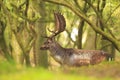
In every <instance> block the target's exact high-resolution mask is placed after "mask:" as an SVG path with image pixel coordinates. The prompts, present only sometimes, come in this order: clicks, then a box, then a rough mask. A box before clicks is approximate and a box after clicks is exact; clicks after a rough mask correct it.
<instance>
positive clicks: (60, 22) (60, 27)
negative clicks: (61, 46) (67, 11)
mask: <svg viewBox="0 0 120 80" xmlns="http://www.w3.org/2000/svg"><path fill="white" fill-rule="evenodd" d="M54 18H55V29H54V31H51V30H50V29H49V28H48V31H49V32H51V33H52V35H51V36H49V37H47V36H44V38H47V40H46V41H45V42H44V44H43V45H42V46H41V47H40V49H41V50H48V49H49V48H50V47H52V46H55V45H56V44H57V42H56V41H55V39H54V38H55V36H56V35H58V34H60V33H61V32H63V31H64V30H65V27H66V22H65V18H64V16H63V15H62V14H61V13H59V12H54Z"/></svg>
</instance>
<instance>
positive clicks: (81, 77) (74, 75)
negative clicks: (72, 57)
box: [0, 62, 120, 80]
mask: <svg viewBox="0 0 120 80" xmlns="http://www.w3.org/2000/svg"><path fill="white" fill-rule="evenodd" d="M0 65H1V66H0V80H119V75H120V69H119V66H120V62H107V63H106V62H104V63H101V64H98V65H95V66H83V67H78V68H75V67H71V68H68V67H64V68H57V69H55V68H54V69H52V70H47V69H43V68H26V67H18V66H16V65H13V64H12V65H11V64H9V63H6V62H0Z"/></svg>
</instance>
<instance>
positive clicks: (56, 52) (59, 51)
mask: <svg viewBox="0 0 120 80" xmlns="http://www.w3.org/2000/svg"><path fill="white" fill-rule="evenodd" d="M63 51H64V48H63V47H62V46H61V45H60V44H58V43H55V44H54V46H52V47H51V48H50V52H51V55H61V54H63Z"/></svg>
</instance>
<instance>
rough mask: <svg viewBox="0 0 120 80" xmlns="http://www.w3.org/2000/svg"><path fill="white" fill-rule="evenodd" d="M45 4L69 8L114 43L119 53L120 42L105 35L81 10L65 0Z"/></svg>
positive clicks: (50, 1) (45, 0)
mask: <svg viewBox="0 0 120 80" xmlns="http://www.w3.org/2000/svg"><path fill="white" fill-rule="evenodd" d="M43 1H44V2H49V3H54V4H58V5H63V6H66V7H68V8H69V9H71V10H72V11H73V12H74V13H75V14H76V15H78V16H79V17H80V18H82V19H83V20H85V21H86V22H87V23H88V24H89V25H90V27H91V28H93V30H95V31H96V32H98V33H99V34H101V35H102V36H104V37H105V38H106V39H108V40H109V41H110V42H112V43H113V44H114V45H115V47H116V49H117V50H118V51H120V43H119V41H118V40H116V39H114V38H113V37H112V36H111V35H109V34H108V33H105V32H104V31H102V30H101V29H99V28H98V26H96V25H95V24H93V23H92V22H91V21H90V20H89V19H88V18H87V17H86V16H85V15H84V14H82V13H80V12H79V10H77V9H76V8H74V7H73V6H71V5H69V4H67V3H65V2H64V1H63V0H59V1H57V0H43ZM62 1H63V2H62Z"/></svg>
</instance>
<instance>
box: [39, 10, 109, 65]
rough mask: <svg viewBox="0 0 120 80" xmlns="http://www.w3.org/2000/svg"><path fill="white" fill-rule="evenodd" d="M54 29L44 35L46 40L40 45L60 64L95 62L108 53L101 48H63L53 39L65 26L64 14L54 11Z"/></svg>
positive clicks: (104, 57) (103, 58) (87, 63)
mask: <svg viewBox="0 0 120 80" xmlns="http://www.w3.org/2000/svg"><path fill="white" fill-rule="evenodd" d="M54 17H55V28H56V29H55V30H54V31H51V30H49V31H50V32H52V35H51V36H50V37H46V38H47V41H46V42H44V44H43V45H42V46H41V47H40V49H41V50H49V51H50V52H51V53H50V55H51V56H52V57H53V58H54V59H55V60H56V61H57V62H58V63H60V64H61V65H68V66H82V65H89V64H97V63H100V62H101V61H103V60H105V59H106V58H108V54H107V53H106V52H104V51H101V50H80V49H73V48H63V47H61V45H60V44H58V42H56V41H55V39H54V38H55V36H56V35H58V34H59V33H61V32H63V31H64V30H65V27H66V22H65V18H64V16H63V15H62V14H61V13H59V12H54Z"/></svg>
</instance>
